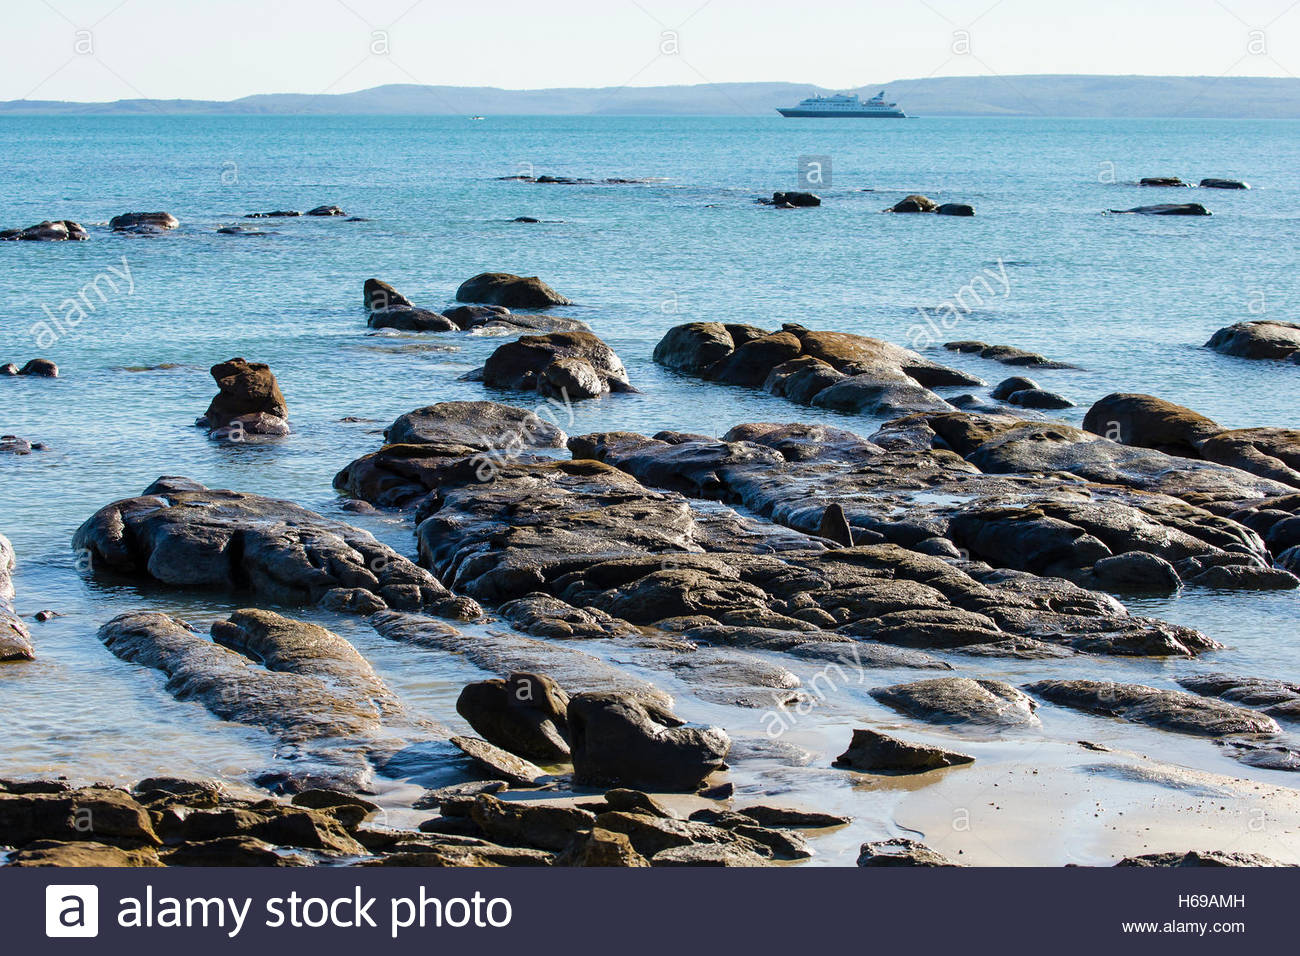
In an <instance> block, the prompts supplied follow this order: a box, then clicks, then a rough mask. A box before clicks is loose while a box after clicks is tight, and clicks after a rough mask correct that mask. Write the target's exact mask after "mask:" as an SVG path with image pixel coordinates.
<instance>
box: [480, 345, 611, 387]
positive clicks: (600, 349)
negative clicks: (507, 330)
mask: <svg viewBox="0 0 1300 956" xmlns="http://www.w3.org/2000/svg"><path fill="white" fill-rule="evenodd" d="M481 377H482V381H483V384H485V385H487V386H488V387H489V388H506V389H513V390H517V391H536V392H538V393H540V394H541V395H543V396H548V397H556V398H560V399H572V400H577V399H584V398H595V397H597V396H599V395H604V394H606V393H608V392H631V391H635V389H634V388H632V385H631V383H630V382H629V381H628V380H627V371H626V369H624V368H623V362H622V360H620V359H619V357H618V356H617V355H616V354H615V353H614V350H613V349H611V348H610V347H609V346H608V345H606V344H605V343H604V342H602V341H601V340H600V339H599V338H597V337H596V336H595V335H593V334H592V333H590V332H551V333H548V334H546V335H525V336H522V337H521V338H519V339H518V340H516V341H514V342H507V343H506V344H505V345H502V346H501V347H500V348H498V349H497V350H496V351H495V352H493V353H492V355H491V356H489V358H488V360H487V364H486V365H484V366H483V369H482V372H481Z"/></svg>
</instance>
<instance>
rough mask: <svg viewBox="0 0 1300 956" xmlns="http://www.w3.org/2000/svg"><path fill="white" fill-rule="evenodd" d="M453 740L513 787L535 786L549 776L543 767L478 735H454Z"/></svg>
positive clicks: (475, 759)
mask: <svg viewBox="0 0 1300 956" xmlns="http://www.w3.org/2000/svg"><path fill="white" fill-rule="evenodd" d="M451 742H452V743H453V744H455V745H456V748H457V749H459V750H460V751H461V752H462V753H463V754H465V756H467V757H469V758H470V759H471V760H473V761H474V763H475V764H477V765H478V767H479V769H481V770H483V771H484V772H485V773H487V774H488V776H490V777H492V778H494V779H496V780H504V781H505V782H506V783H508V784H509V785H510V786H512V787H535V786H537V785H538V784H539V783H541V782H542V781H543V780H545V779H546V777H547V773H546V771H545V770H543V769H542V768H541V767H538V766H537V765H535V764H532V763H529V762H528V761H527V760H524V759H523V758H522V757H516V756H515V755H514V754H512V753H509V752H508V751H505V750H502V749H501V748H500V747H495V746H493V745H492V744H490V743H488V742H487V741H486V740H480V739H479V738H478V737H452V738H451Z"/></svg>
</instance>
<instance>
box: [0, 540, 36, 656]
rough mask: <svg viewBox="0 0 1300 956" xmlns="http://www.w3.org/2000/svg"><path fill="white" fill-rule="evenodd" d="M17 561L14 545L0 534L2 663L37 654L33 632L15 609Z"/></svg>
mask: <svg viewBox="0 0 1300 956" xmlns="http://www.w3.org/2000/svg"><path fill="white" fill-rule="evenodd" d="M16 563H17V562H16V560H15V558H14V548H13V545H11V544H10V543H9V539H8V538H6V537H5V536H4V535H2V534H0V664H3V663H6V662H10V661H30V660H33V659H34V658H35V656H36V654H35V651H34V650H33V649H32V641H31V634H30V633H29V632H28V630H27V626H26V625H25V624H23V622H22V621H21V620H20V619H19V617H18V613H17V612H16V611H15V610H14V583H13V570H14V565H15V564H16Z"/></svg>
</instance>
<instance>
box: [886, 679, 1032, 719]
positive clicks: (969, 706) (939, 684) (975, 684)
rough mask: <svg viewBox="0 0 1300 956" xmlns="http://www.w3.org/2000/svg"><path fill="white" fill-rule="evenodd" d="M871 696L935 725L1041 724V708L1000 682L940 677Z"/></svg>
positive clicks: (887, 688) (900, 686)
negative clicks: (1036, 713) (1037, 711)
mask: <svg viewBox="0 0 1300 956" xmlns="http://www.w3.org/2000/svg"><path fill="white" fill-rule="evenodd" d="M871 696H872V697H874V698H876V700H878V701H880V702H881V703H882V704H886V705H888V706H890V707H893V708H894V709H895V710H897V711H899V712H901V713H904V714H907V715H908V716H909V717H915V718H917V719H918V720H924V721H927V722H929V723H932V724H970V725H972V726H977V727H1008V726H1017V725H1027V724H1037V723H1038V717H1037V716H1036V715H1035V714H1034V710H1035V708H1036V707H1037V706H1038V705H1037V704H1035V703H1034V701H1033V700H1032V699H1031V698H1030V697H1029V696H1028V695H1026V694H1024V693H1022V692H1021V691H1018V690H1016V688H1014V687H1012V686H1011V685H1010V684H1007V683H1004V682H1003V681H998V680H972V679H971V678H969V677H936V678H932V679H930V680H922V681H915V682H913V683H910V684H895V685H894V686H892V687H877V688H876V689H874V690H872V691H871Z"/></svg>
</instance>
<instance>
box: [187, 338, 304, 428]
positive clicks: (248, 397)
mask: <svg viewBox="0 0 1300 956" xmlns="http://www.w3.org/2000/svg"><path fill="white" fill-rule="evenodd" d="M212 377H213V378H214V379H216V382H217V389H218V392H217V395H216V397H215V398H213V399H212V403H211V404H210V405H209V406H208V410H207V411H206V412H204V413H203V417H202V418H200V419H199V420H198V422H197V424H198V425H199V426H200V427H202V428H206V429H208V433H209V435H210V436H211V437H213V438H226V439H228V440H233V441H242V440H243V438H244V436H245V435H270V436H282V435H287V434H288V433H289V423H288V422H287V421H285V419H287V418H288V417H289V408H288V406H287V405H286V404H285V401H284V395H283V394H281V392H280V386H279V383H277V382H276V380H275V376H274V375H273V374H272V373H271V369H270V367H269V366H267V365H264V364H262V363H260V362H247V361H245V360H244V359H242V358H233V359H230V360H229V361H226V362H222V363H221V364H220V365H214V366H213V367H212Z"/></svg>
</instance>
